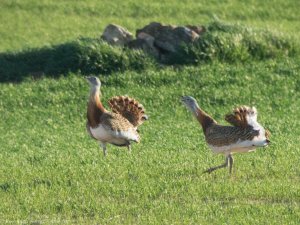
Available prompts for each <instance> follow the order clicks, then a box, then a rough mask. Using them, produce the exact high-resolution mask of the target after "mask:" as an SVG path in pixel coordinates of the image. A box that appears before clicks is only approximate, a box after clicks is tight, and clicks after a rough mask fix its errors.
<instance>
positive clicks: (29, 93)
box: [0, 0, 300, 224]
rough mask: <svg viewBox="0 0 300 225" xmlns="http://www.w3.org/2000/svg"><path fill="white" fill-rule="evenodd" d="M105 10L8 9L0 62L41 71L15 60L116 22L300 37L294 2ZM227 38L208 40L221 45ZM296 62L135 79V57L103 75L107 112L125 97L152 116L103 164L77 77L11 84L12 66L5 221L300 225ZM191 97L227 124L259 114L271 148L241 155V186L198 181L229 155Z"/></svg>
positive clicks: (214, 65)
mask: <svg viewBox="0 0 300 225" xmlns="http://www.w3.org/2000/svg"><path fill="white" fill-rule="evenodd" d="M102 2H103V4H100V3H97V2H96V1H92V0H89V1H86V2H75V1H74V2H71V1H48V0H44V1H39V2H37V1H33V0H28V1H1V3H0V19H1V21H3V23H1V24H0V36H1V42H0V51H2V53H1V54H9V55H11V54H16V55H17V56H18V57H20V58H15V60H16V62H17V64H16V65H18V66H20V65H22V63H24V62H26V59H27V60H28V62H29V63H31V64H32V66H33V67H34V66H36V67H37V68H38V66H40V65H41V64H42V63H41V62H43V60H44V58H42V57H40V61H37V62H38V63H37V64H35V63H33V61H32V60H31V59H28V58H27V57H24V58H22V57H21V56H22V55H18V54H19V53H20V52H28V51H31V50H28V48H30V49H35V48H41V49H44V48H49V49H53V48H54V47H55V46H64V43H73V42H74V40H76V39H77V38H78V36H84V37H88V38H92V39H94V38H96V36H97V35H100V33H101V32H102V29H103V27H104V26H105V25H106V24H108V23H110V22H115V23H119V24H121V25H124V26H126V27H128V28H129V29H130V30H132V31H134V30H135V29H137V28H138V27H141V26H143V25H145V24H146V23H148V22H150V21H153V20H157V21H163V22H166V23H168V22H170V23H174V24H186V23H192V24H195V23H197V21H200V22H199V23H200V24H204V23H209V22H210V21H211V17H212V15H213V14H216V15H217V16H218V17H219V18H220V19H222V20H225V21H228V22H231V23H233V22H240V25H241V26H242V27H243V26H244V25H245V26H246V25H247V27H254V28H255V27H256V28H259V29H261V28H269V29H271V31H272V32H273V31H274V32H275V33H276V32H277V31H283V33H282V34H281V35H282V37H283V39H280V40H290V37H293V38H294V39H295V40H296V41H297V40H299V38H298V37H297V34H299V28H300V27H299V22H298V21H299V19H300V18H299V17H300V16H299V14H298V8H299V3H298V2H297V1H277V2H276V4H274V3H273V1H264V2H263V3H261V1H210V2H209V3H204V2H203V3H201V2H200V3H198V1H197V2H196V1H195V2H190V1H189V2H188V3H187V2H182V1H181V2H177V1H173V2H169V1H168V2H164V4H162V2H161V1H160V2H154V3H153V4H151V5H150V4H149V5H146V3H140V4H138V3H134V1H127V2H126V3H125V2H121V1H120V2H114V3H113V2H111V1H102ZM120 6H123V9H124V10H120V9H121V8H122V7H120ZM146 9H147V10H146ZM253 9H255V10H253ZM195 21H196V22H195ZM24 24H27V25H28V26H30V28H31V29H28V27H27V28H26V27H25V26H24ZM262 30H264V29H262ZM229 36H230V35H229ZM218 37H219V36H218V35H217V36H216V37H215V39H212V40H214V41H215V43H217V44H219V43H220V42H219V41H218V40H219V39H218ZM280 37H281V36H280ZM230 40H231V39H230V37H227V36H226V38H225V39H224V41H225V43H227V41H228V42H230ZM75 42H76V41H75ZM284 43H285V42H284ZM288 43H290V42H288ZM53 44H55V45H53ZM219 47H222V45H219ZM54 49H55V48H54ZM87 49H89V48H87ZM96 49H97V48H96ZM218 49H220V48H217V50H218ZM225 49H226V48H225ZM227 49H231V48H227ZM261 49H263V51H262V52H266V51H268V50H269V49H270V48H268V47H266V48H264V46H263V47H262V48H258V51H260V50H261ZM292 49H293V47H292ZM235 50H237V49H234V50H233V52H235ZM265 50H266V51H265ZM195 52H196V53H197V51H195ZM100 53H102V50H101V51H100ZM256 53H257V52H255V54H256ZM107 54H112V55H118V54H119V50H118V49H111V50H107ZM61 55H62V53H59V54H57V55H56V58H57V59H59V58H60V56H61ZM225 55H226V54H225ZM230 55H231V54H230ZM287 55H289V54H279V55H275V56H274V57H271V58H269V57H263V58H262V59H261V58H259V57H257V58H256V57H254V58H251V57H250V58H249V59H247V60H244V61H243V60H240V56H241V55H237V56H236V58H237V59H238V60H228V59H225V60H222V59H220V58H219V57H218V55H216V56H215V57H213V58H212V60H208V61H203V62H202V63H200V64H196V65H194V66H180V67H172V66H161V67H157V66H153V67H152V66H151V65H150V64H151V63H150V64H149V65H150V66H149V67H148V66H145V68H143V67H142V69H137V68H134V67H133V66H134V65H136V64H133V65H132V64H130V63H129V62H130V59H133V61H134V60H135V55H134V53H133V55H132V57H133V58H127V59H128V61H126V62H127V64H126V67H125V69H124V70H123V71H122V72H120V71H118V69H116V70H112V71H111V73H110V76H106V75H105V73H104V72H101V73H100V74H99V73H97V74H96V75H97V76H99V77H100V79H101V81H102V83H103V84H102V93H103V97H102V98H103V101H104V102H105V103H106V101H107V100H108V99H109V98H110V97H111V96H113V95H125V94H127V95H130V96H133V97H135V98H137V99H138V100H140V101H141V102H142V103H143V104H144V106H145V107H146V110H147V114H148V115H149V116H150V118H149V121H147V122H146V123H144V124H143V125H142V126H141V128H140V131H141V137H142V140H141V143H140V144H133V146H132V154H128V152H127V149H126V148H118V147H115V146H111V145H109V146H108V156H107V157H106V158H104V157H103V154H102V151H101V149H100V148H99V146H98V144H97V143H96V142H95V141H94V140H93V139H91V138H90V137H89V136H88V135H87V134H86V130H85V120H86V119H85V114H86V103H87V97H88V91H89V87H88V84H87V82H86V81H85V79H84V78H83V76H82V75H83V74H82V73H81V72H77V71H75V70H74V71H73V70H71V71H73V72H66V71H63V72H58V73H57V76H55V77H51V76H49V74H51V73H49V74H46V75H45V76H43V77H41V78H40V79H32V78H30V76H29V77H28V76H26V77H25V78H24V79H23V81H22V82H20V83H12V82H6V83H3V76H4V75H6V73H5V71H6V72H7V71H9V69H11V68H9V67H6V68H5V67H4V64H2V66H1V69H0V70H1V71H2V72H3V71H4V72H3V73H2V74H1V79H2V80H1V81H2V83H0V115H1V120H0V134H1V135H0V146H1V148H0V149H1V151H0V160H1V164H0V202H1V204H0V224H299V222H300V195H299V193H300V167H299V154H300V129H299V126H300V121H299V111H300V100H299V99H300V74H299V71H300V66H299V65H300V57H299V52H297V51H296V52H295V54H291V55H289V56H287ZM38 58H39V57H37V58H36V59H38ZM233 59H235V58H234V57H233ZM53 62H56V63H57V62H59V60H54V61H53ZM64 62H65V61H64ZM101 62H102V63H103V62H107V64H106V65H107V66H109V65H111V64H110V63H109V61H103V60H102V61H101ZM145 63H148V61H147V60H146V61H145ZM145 63H141V65H142V66H143V65H145ZM52 65H53V64H52ZM65 65H66V63H63V64H62V66H63V67H64V66H65ZM70 65H73V64H72V63H70ZM92 65H93V64H91V66H92ZM55 67H56V68H59V65H57V64H55V65H54V66H52V67H51V66H49V67H48V68H49V69H51V68H52V69H53V68H55ZM24 68H26V67H24ZM14 69H16V70H17V69H18V68H14ZM12 70H13V69H12ZM60 73H62V74H60ZM29 74H30V71H29ZM32 76H33V77H34V74H32ZM181 95H192V96H194V97H195V98H196V99H197V100H198V101H199V104H200V106H201V107H202V108H203V109H204V110H206V111H207V112H208V113H209V114H211V115H213V116H214V118H215V119H216V120H217V121H219V122H220V123H222V124H225V123H224V120H223V116H224V114H225V113H227V112H229V111H230V110H231V109H232V108H233V107H235V106H238V105H241V104H243V105H244V104H245V105H254V106H256V107H257V109H258V112H259V117H258V120H259V121H260V122H261V123H262V124H263V125H264V126H265V127H267V128H268V129H269V130H270V131H271V133H272V136H271V143H272V144H271V145H270V146H269V147H268V148H264V149H258V150H257V151H256V152H252V153H247V154H237V155H235V165H234V173H233V175H232V176H229V174H228V171H227V170H225V169H224V170H219V171H216V172H215V173H213V174H210V175H208V174H202V172H203V171H204V170H205V169H207V168H208V167H210V166H214V165H218V164H221V163H222V162H223V160H224V159H223V157H222V156H221V155H214V154H212V153H211V151H210V150H209V148H208V147H207V146H206V144H205V142H204V138H203V134H202V131H201V129H200V127H199V125H198V124H197V122H196V121H195V120H194V119H192V115H191V114H190V112H188V111H187V110H186V109H185V108H184V107H183V106H182V104H181V103H180V100H179V99H180V96H181ZM105 105H106V106H107V104H105Z"/></svg>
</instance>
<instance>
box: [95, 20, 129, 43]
mask: <svg viewBox="0 0 300 225" xmlns="http://www.w3.org/2000/svg"><path fill="white" fill-rule="evenodd" d="M101 38H102V39H103V40H105V41H107V42H108V43H109V44H111V45H119V46H124V45H126V44H127V43H128V42H130V41H131V40H133V35H132V34H131V33H130V32H129V31H128V30H126V29H125V28H123V27H121V26H118V25H115V24H109V25H108V26H107V27H106V28H105V29H104V32H103V34H102V36H101Z"/></svg>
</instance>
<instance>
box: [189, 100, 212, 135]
mask: <svg viewBox="0 0 300 225" xmlns="http://www.w3.org/2000/svg"><path fill="white" fill-rule="evenodd" d="M192 111H193V114H194V116H195V117H196V119H197V120H198V121H199V123H200V124H201V126H202V129H203V132H204V133H205V132H206V130H207V128H208V127H210V126H211V125H213V124H217V122H216V121H215V120H214V119H213V118H211V117H210V116H209V115H208V114H207V113H206V112H204V111H203V110H202V109H201V108H200V107H199V106H197V105H195V107H193V110H192Z"/></svg>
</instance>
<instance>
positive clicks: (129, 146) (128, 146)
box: [127, 144, 131, 153]
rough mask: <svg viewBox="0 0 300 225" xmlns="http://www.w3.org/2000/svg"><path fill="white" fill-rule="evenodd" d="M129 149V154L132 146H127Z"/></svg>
mask: <svg viewBox="0 0 300 225" xmlns="http://www.w3.org/2000/svg"><path fill="white" fill-rule="evenodd" d="M127 148H128V152H129V153H131V145H130V144H129V145H127Z"/></svg>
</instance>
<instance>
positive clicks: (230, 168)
mask: <svg viewBox="0 0 300 225" xmlns="http://www.w3.org/2000/svg"><path fill="white" fill-rule="evenodd" d="M228 159H229V173H230V174H231V172H232V166H233V157H232V155H231V154H229V155H228Z"/></svg>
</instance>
